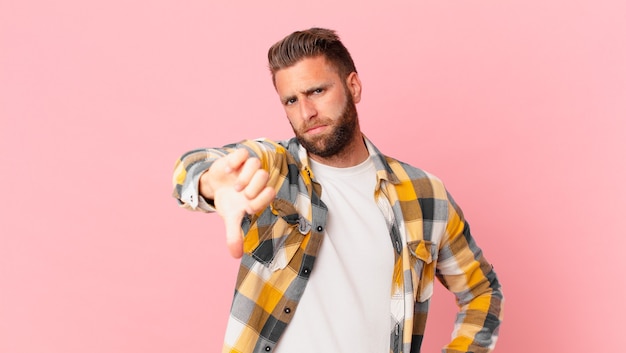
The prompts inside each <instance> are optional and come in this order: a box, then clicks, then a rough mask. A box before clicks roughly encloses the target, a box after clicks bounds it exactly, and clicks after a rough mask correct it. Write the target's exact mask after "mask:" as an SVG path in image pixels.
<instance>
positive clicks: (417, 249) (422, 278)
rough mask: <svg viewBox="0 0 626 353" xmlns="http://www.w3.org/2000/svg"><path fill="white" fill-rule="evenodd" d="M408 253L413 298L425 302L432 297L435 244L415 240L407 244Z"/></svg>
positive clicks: (435, 257)
mask: <svg viewBox="0 0 626 353" xmlns="http://www.w3.org/2000/svg"><path fill="white" fill-rule="evenodd" d="M407 246H408V248H409V253H410V255H409V256H410V262H411V279H412V280H413V297H414V298H415V300H417V301H418V302H425V301H427V300H428V299H430V297H431V296H432V295H433V288H434V284H435V283H434V282H435V266H436V262H437V261H436V260H437V244H435V243H433V242H431V241H429V240H415V241H412V242H409V243H408V244H407Z"/></svg>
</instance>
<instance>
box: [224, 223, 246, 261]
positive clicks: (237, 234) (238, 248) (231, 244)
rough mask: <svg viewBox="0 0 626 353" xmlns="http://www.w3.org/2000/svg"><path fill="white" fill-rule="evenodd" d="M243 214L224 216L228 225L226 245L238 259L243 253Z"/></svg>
mask: <svg viewBox="0 0 626 353" xmlns="http://www.w3.org/2000/svg"><path fill="white" fill-rule="evenodd" d="M242 219H243V215H233V216H229V217H228V218H224V224H225V226H226V245H227V246H228V251H229V252H230V255H231V256H232V257H234V258H236V259H238V258H240V257H241V256H242V255H243V234H242V233H241V220H242Z"/></svg>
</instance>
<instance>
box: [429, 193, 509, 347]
mask: <svg viewBox="0 0 626 353" xmlns="http://www.w3.org/2000/svg"><path fill="white" fill-rule="evenodd" d="M448 199H449V211H448V212H449V219H448V223H447V226H446V232H445V237H444V239H442V242H441V245H440V248H439V262H438V264H437V277H438V278H439V280H440V281H441V283H442V284H443V285H444V286H445V287H446V288H447V289H448V290H450V291H451V292H452V293H454V295H455V297H456V301H457V305H458V306H459V312H458V314H457V317H456V321H455V326H454V331H453V333H452V340H451V342H450V343H449V344H448V345H446V346H445V347H444V349H443V352H444V353H461V352H473V353H487V352H491V351H492V350H493V348H494V347H495V344H496V341H497V338H498V331H499V327H500V323H501V321H502V305H503V299H504V297H503V294H502V290H501V286H500V283H499V281H498V278H497V276H496V273H495V271H494V269H493V266H492V265H491V264H490V263H489V262H488V261H487V260H486V259H485V257H484V256H483V252H482V250H481V249H480V248H479V247H478V245H477V244H476V242H475V241H474V239H473V238H472V235H471V233H470V227H469V224H468V223H467V221H466V220H465V219H464V217H463V213H462V211H461V209H460V208H459V207H458V205H457V204H456V203H455V202H454V200H453V199H452V197H451V196H450V195H449V194H448Z"/></svg>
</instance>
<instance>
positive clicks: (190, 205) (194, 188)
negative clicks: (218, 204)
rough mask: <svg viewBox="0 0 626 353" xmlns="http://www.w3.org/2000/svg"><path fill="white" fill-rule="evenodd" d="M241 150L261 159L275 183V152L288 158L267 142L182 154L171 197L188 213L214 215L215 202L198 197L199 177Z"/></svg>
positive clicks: (276, 144) (260, 140)
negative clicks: (245, 150)
mask: <svg viewBox="0 0 626 353" xmlns="http://www.w3.org/2000/svg"><path fill="white" fill-rule="evenodd" d="M238 148H246V149H247V150H248V152H249V153H250V157H256V158H259V159H260V160H261V166H262V168H264V169H266V170H268V171H269V172H270V179H276V178H275V177H274V176H275V175H276V174H277V173H276V172H274V171H272V169H273V164H274V162H275V161H276V159H277V158H276V155H277V153H276V152H277V150H280V151H281V152H282V153H279V154H282V155H284V154H285V153H284V148H283V147H282V146H281V145H279V144H278V143H276V142H273V141H270V140H267V139H257V140H245V141H242V142H239V143H236V144H230V145H226V146H224V147H221V148H203V149H196V150H192V151H189V152H187V153H185V154H183V155H182V156H181V157H180V158H179V159H178V160H177V161H176V163H175V165H174V175H173V177H172V184H173V188H174V190H173V192H172V196H173V197H174V198H175V199H176V200H177V201H178V204H179V205H180V206H181V207H183V208H186V209H189V210H194V211H201V212H214V211H215V208H214V207H213V203H212V200H206V199H205V198H204V197H202V195H200V193H199V182H200V177H201V176H202V174H203V173H204V172H206V171H207V170H208V169H209V168H210V167H211V165H212V164H213V162H214V161H215V160H216V159H218V158H220V157H223V156H225V155H227V154H228V153H230V152H232V151H234V150H235V149H238ZM270 182H272V180H271V181H270Z"/></svg>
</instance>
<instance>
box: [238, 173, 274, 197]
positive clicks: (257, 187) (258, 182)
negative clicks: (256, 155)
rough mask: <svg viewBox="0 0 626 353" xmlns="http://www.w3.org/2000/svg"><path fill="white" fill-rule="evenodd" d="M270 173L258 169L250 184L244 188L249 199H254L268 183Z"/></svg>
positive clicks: (244, 192)
mask: <svg viewBox="0 0 626 353" xmlns="http://www.w3.org/2000/svg"><path fill="white" fill-rule="evenodd" d="M268 180H269V174H268V173H267V172H266V171H265V170H263V169H259V170H256V171H255V173H254V174H253V175H252V178H251V179H250V181H249V182H248V185H246V187H245V188H244V189H243V194H244V196H245V197H246V198H248V199H254V198H255V197H256V196H257V195H258V194H259V193H260V192H261V191H262V190H263V189H264V188H265V186H266V185H267V181H268Z"/></svg>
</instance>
